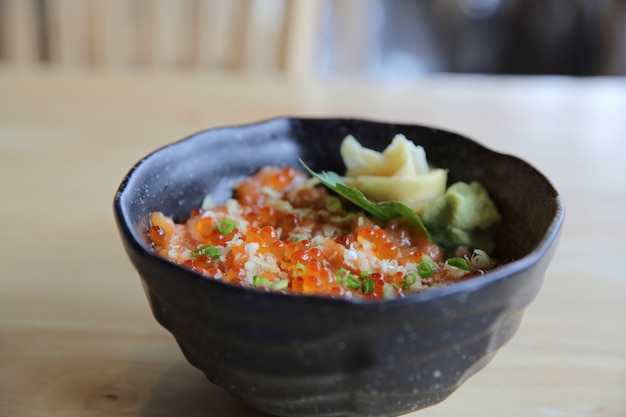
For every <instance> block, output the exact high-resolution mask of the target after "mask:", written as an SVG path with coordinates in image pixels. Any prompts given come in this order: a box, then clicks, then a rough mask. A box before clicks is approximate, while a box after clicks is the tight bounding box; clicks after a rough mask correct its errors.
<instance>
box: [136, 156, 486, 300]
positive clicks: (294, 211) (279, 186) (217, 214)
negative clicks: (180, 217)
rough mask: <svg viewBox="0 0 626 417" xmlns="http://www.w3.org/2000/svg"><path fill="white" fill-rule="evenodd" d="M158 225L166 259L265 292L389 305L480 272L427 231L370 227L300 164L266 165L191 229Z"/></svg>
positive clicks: (192, 218)
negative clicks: (450, 255)
mask: <svg viewBox="0 0 626 417" xmlns="http://www.w3.org/2000/svg"><path fill="white" fill-rule="evenodd" d="M150 221H151V226H150V228H149V229H148V237H149V238H150V240H151V241H152V243H153V246H154V251H155V253H157V254H158V255H160V256H162V257H164V258H167V259H169V260H171V261H172V262H175V263H178V264H180V265H182V266H184V267H186V268H189V269H191V270H192V271H194V272H196V273H199V274H202V275H205V276H207V277H211V278H212V279H216V280H220V281H224V282H227V283H230V284H233V285H239V286H244V287H249V288H257V289H261V290H265V291H279V292H287V293H294V294H308V295H321V296H330V297H338V298H359V299H371V300H375V299H388V298H397V297H404V296H406V295H407V294H408V293H412V292H417V291H420V290H422V289H425V288H428V287H432V286H437V285H443V284H447V283H450V282H454V281H459V280H462V279H467V278H468V277H470V276H472V275H475V274H477V273H480V272H481V271H480V270H476V269H475V268H472V267H468V268H464V267H463V264H461V266H458V265H457V266H449V265H448V263H447V262H446V261H445V260H444V259H443V255H442V251H441V250H440V249H439V248H438V247H437V245H435V244H434V243H432V242H430V241H429V239H428V237H427V236H426V235H425V234H424V232H423V231H421V230H420V229H417V228H413V227H410V226H408V225H405V224H402V223H401V222H398V221H393V220H392V221H389V222H388V223H387V224H382V223H380V222H377V221H375V220H372V219H370V218H368V217H366V216H365V215H364V214H363V213H360V212H357V211H354V208H353V207H352V206H351V205H350V204H349V203H346V202H344V201H342V200H340V199H338V198H337V197H335V196H331V195H330V194H329V193H328V192H327V191H326V189H324V188H321V187H316V186H315V183H314V182H312V181H311V180H310V179H309V178H308V177H307V176H306V175H305V174H304V172H302V171H299V170H297V169H295V168H292V167H287V168H279V167H264V168H262V169H261V170H260V171H258V172H257V173H256V174H255V175H252V176H250V177H248V178H246V179H244V180H243V181H242V182H241V183H240V184H239V185H238V186H237V187H236V189H235V194H234V197H233V198H232V199H231V200H229V201H227V202H225V203H224V204H221V205H217V206H214V207H203V208H195V209H194V210H192V212H191V213H190V215H189V218H188V219H186V220H185V221H183V222H180V223H175V222H174V221H173V220H172V219H171V218H170V217H168V216H166V215H165V214H163V213H161V212H153V213H151V215H150ZM461 260H462V258H461Z"/></svg>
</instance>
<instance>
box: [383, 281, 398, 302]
mask: <svg viewBox="0 0 626 417" xmlns="http://www.w3.org/2000/svg"><path fill="white" fill-rule="evenodd" d="M397 287H398V286H397V285H396V284H391V283H389V282H385V283H384V284H383V299H385V300H390V299H392V298H396V297H397V296H398V294H397V293H396V288H397Z"/></svg>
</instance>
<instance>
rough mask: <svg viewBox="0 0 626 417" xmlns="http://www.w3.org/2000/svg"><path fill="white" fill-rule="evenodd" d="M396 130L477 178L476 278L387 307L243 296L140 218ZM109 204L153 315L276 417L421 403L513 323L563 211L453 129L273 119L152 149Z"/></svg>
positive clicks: (379, 140) (521, 170)
mask: <svg viewBox="0 0 626 417" xmlns="http://www.w3.org/2000/svg"><path fill="white" fill-rule="evenodd" d="M396 133H404V134H405V135H406V136H407V138H409V139H411V140H413V141H414V142H416V143H418V144H420V145H422V146H424V148H425V150H426V153H427V155H428V157H429V162H430V163H431V164H433V165H435V166H441V167H445V168H448V169H449V179H450V181H451V182H454V181H456V180H460V179H462V180H464V181H471V180H477V181H480V182H481V183H483V185H484V186H485V187H486V188H487V189H488V190H489V192H490V193H491V195H492V197H493V198H494V200H495V202H496V204H497V205H498V207H499V209H500V211H501V213H502V215H503V222H502V226H501V227H500V228H499V232H498V235H497V246H498V253H497V255H498V256H502V257H507V258H509V257H511V258H515V259H517V260H516V261H514V262H512V263H510V264H507V265H506V266H504V267H503V268H500V269H498V270H495V271H493V272H489V273H487V274H485V275H484V276H482V277H479V278H474V279H472V280H468V281H466V282H462V283H458V284H454V285H451V286H448V287H445V288H442V289H437V290H431V291H428V292H424V293H420V294H415V295H412V296H410V297H407V298H404V299H398V300H389V301H382V302H381V301H378V302H355V301H348V300H338V299H330V298H323V297H308V296H297V295H285V294H275V293H266V292H259V291H254V290H247V289H243V288H239V287H234V286H230V285H228V284H224V283H222V282H219V281H216V280H211V279H207V278H204V277H201V276H200V275H197V274H195V273H193V272H191V271H188V270H186V269H183V268H181V267H179V266H177V265H174V264H172V263H170V262H168V261H166V260H163V259H160V258H158V257H157V256H155V255H154V254H153V253H152V252H151V250H150V247H149V244H148V242H147V238H146V229H147V218H148V214H149V213H150V212H151V211H153V210H161V211H164V212H166V213H167V214H169V215H173V216H174V217H175V218H179V219H181V218H185V217H186V216H187V215H188V214H189V212H190V210H191V209H192V208H194V207H196V206H198V205H199V204H200V202H201V200H202V198H203V197H204V195H206V194H207V193H211V194H212V195H213V197H214V200H215V201H223V200H224V199H226V198H228V197H229V196H230V195H231V193H232V186H233V185H234V184H236V183H237V181H239V180H241V179H242V178H244V177H245V176H247V175H250V174H252V173H253V172H255V171H256V170H258V168H260V167H261V166H263V165H270V164H274V165H281V166H285V165H292V166H298V162H297V159H298V158H302V159H303V160H304V161H305V162H306V163H307V165H309V166H310V167H312V168H313V169H315V170H317V171H320V170H333V171H337V172H343V169H344V167H343V165H342V161H341V158H340V155H339V151H338V149H339V145H340V143H341V140H342V139H343V138H344V137H345V136H346V135H347V134H353V135H355V136H356V137H357V139H358V140H359V141H361V142H362V143H363V144H364V145H365V146H368V147H371V148H374V149H378V150H382V149H384V148H385V146H386V145H387V144H388V143H389V141H390V140H391V138H392V137H393V135H394V134H396ZM114 210H115V215H116V220H117V223H118V227H119V229H120V234H121V237H122V241H123V243H124V246H125V248H126V251H127V253H128V255H129V257H130V259H131V261H132V262H133V264H134V266H135V267H136V269H137V270H138V272H139V274H140V276H141V279H142V282H143V285H144V288H145V291H146V294H147V297H148V300H149V302H150V306H151V308H152V311H153V314H154V316H155V318H156V319H157V320H158V321H159V323H161V324H162V325H163V326H164V327H165V328H166V329H168V330H169V331H170V332H171V333H172V334H173V335H174V337H175V338H176V340H177V342H178V344H179V346H180V348H181V350H182V352H183V354H184V355H185V357H186V358H187V360H188V361H189V362H190V363H191V364H193V365H194V366H196V367H197V368H199V369H200V370H202V371H203V372H204V373H205V374H206V375H207V377H208V378H209V379H210V380H211V381H213V382H214V383H215V384H217V385H220V386H222V387H223V388H225V389H226V390H228V391H229V392H230V393H232V394H233V395H235V396H237V397H239V398H241V399H242V400H244V401H245V402H247V403H248V404H250V405H251V406H253V407H255V408H258V409H260V410H263V411H265V412H267V413H270V414H273V415H276V416H353V417H357V416H397V415H400V414H404V413H408V412H411V411H414V410H418V409H421V408H424V407H427V406H430V405H433V404H436V403H438V402H440V401H442V400H443V399H445V398H446V397H447V396H448V395H450V394H451V393H452V392H453V391H454V390H455V389H457V388H458V387H459V386H460V385H461V384H462V383H463V382H464V381H465V380H466V379H467V378H469V377H470V376H471V375H473V374H474V373H476V372H477V371H478V370H480V369H481V368H483V367H484V366H485V365H486V364H487V363H488V362H489V361H490V360H491V359H492V357H493V356H494V355H495V353H496V351H497V350H498V349H499V348H500V347H501V346H502V345H504V344H505V343H506V342H507V341H508V340H510V338H511V337H512V336H513V334H514V333H515V332H516V330H517V328H518V326H519V324H520V321H521V319H522V314H523V311H524V309H525V308H526V306H527V305H528V304H529V303H530V302H531V301H532V300H533V298H534V297H535V295H536V294H537V292H538V291H539V289H540V287H541V283H542V281H543V277H544V272H545V270H546V268H547V266H548V263H549V262H550V260H551V258H552V254H553V252H554V250H555V247H556V242H557V240H558V235H559V230H560V226H561V224H562V221H563V217H564V206H563V203H562V201H561V199H560V197H559V195H558V193H557V192H556V190H555V189H554V188H553V186H552V185H551V184H550V183H549V181H548V180H547V179H546V178H545V177H544V176H543V175H542V174H541V173H539V172H538V171H537V170H536V169H534V168H533V167H531V166H530V165H528V164H527V163H525V162H523V161H521V160H519V159H517V158H514V157H511V156H507V155H502V154H498V153H495V152H492V151H490V150H488V149H486V148H484V147H482V146H480V145H479V144H477V143H475V142H473V141H471V140H469V139H467V138H464V137H462V136H460V135H457V134H454V133H450V132H445V131H441V130H437V129H431V128H428V127H423V126H412V125H401V124H390V123H381V122H374V121H364V120H352V119H274V120H270V121H266V122H262V123H258V124H254V125H246V126H239V127H231V128H222V129H214V130H208V131H204V132H200V133H198V134H196V135H193V136H191V137H189V138H187V139H185V140H183V141H180V142H176V143H174V144H172V145H170V146H167V147H165V148H162V149H160V150H158V151H156V152H154V153H153V154H151V155H149V156H147V157H146V158H144V159H143V160H142V161H140V162H139V163H138V164H137V165H136V166H135V167H134V168H133V169H132V170H131V171H130V172H129V174H128V175H127V176H126V177H125V178H124V180H123V182H122V184H121V185H120V188H119V190H118V192H117V193H116V195H115V201H114Z"/></svg>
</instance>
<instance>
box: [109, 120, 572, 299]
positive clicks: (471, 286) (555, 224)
mask: <svg viewBox="0 0 626 417" xmlns="http://www.w3.org/2000/svg"><path fill="white" fill-rule="evenodd" d="M331 120H332V121H343V122H365V123H373V124H378V125H401V126H412V127H422V128H426V129H429V130H432V131H435V132H441V133H446V134H453V135H455V136H458V137H459V138H463V139H465V140H468V141H470V142H472V143H474V144H475V145H478V146H479V147H480V148H482V149H484V150H486V151H488V152H492V153H493V154H496V155H498V156H501V157H505V158H509V159H511V160H512V161H514V162H515V163H517V164H521V165H524V166H526V167H528V168H530V169H532V170H533V171H535V172H536V173H537V174H538V175H539V176H540V177H541V178H542V179H543V180H544V181H545V182H546V183H547V184H548V185H549V186H550V188H551V189H552V190H553V192H554V203H555V205H556V210H555V214H554V217H553V218H552V221H551V222H550V225H549V227H548V228H547V229H546V232H545V233H544V235H543V237H542V238H541V240H540V241H539V242H538V244H537V245H535V247H534V248H533V249H532V250H531V251H530V252H529V253H528V254H526V255H524V256H523V257H521V258H518V259H515V260H513V261H511V262H508V263H506V264H504V265H502V266H500V267H498V268H497V269H495V270H493V271H488V272H486V273H485V274H484V275H481V276H475V277H472V278H471V279H468V280H465V281H460V282H455V283H453V284H449V285H446V286H442V287H437V288H432V289H428V290H425V291H420V292H417V293H413V294H409V295H407V296H406V297H402V298H392V299H387V300H366V299H347V298H334V297H329V296H324V295H302V294H291V293H283V292H274V291H259V290H255V289H251V288H245V287H239V286H235V285H231V284H228V283H225V282H223V281H220V280H217V279H211V278H208V277H205V276H203V275H200V274H198V273H196V272H193V271H192V270H189V269H186V268H184V267H183V266H181V265H178V264H176V263H174V262H172V261H170V260H167V259H164V258H162V257H160V256H158V255H156V254H155V253H153V252H151V251H149V250H148V249H147V248H146V247H145V246H144V245H143V244H142V243H141V242H139V241H138V240H137V239H136V237H135V234H134V233H133V231H132V228H131V225H130V224H129V221H128V218H127V216H126V211H125V210H124V207H123V204H122V199H123V198H124V195H125V192H126V191H127V190H128V187H129V185H130V183H131V180H132V178H133V176H134V174H135V173H136V172H137V171H138V170H139V169H140V168H141V166H142V165H144V164H145V163H146V162H147V161H148V160H149V159H151V158H152V157H154V156H155V155H157V154H159V153H162V152H165V151H166V150H167V149H169V148H171V147H175V146H177V145H179V144H180V143H183V142H187V141H189V140H191V139H193V138H196V137H198V136H200V135H203V134H205V133H207V132H212V131H218V130H226V129H238V128H250V127H254V126H261V125H265V124H269V123H275V122H285V123H294V122H298V121H317V122H324V121H331ZM113 211H114V217H115V221H116V223H117V227H118V231H119V232H120V234H121V236H122V238H123V239H124V240H125V243H126V245H127V248H128V247H129V248H131V249H132V250H133V251H134V252H135V254H136V255H139V256H141V257H144V258H148V259H150V260H152V261H156V262H158V263H160V264H162V265H163V266H164V267H174V268H176V269H180V270H181V271H184V273H186V275H187V276H189V278H190V279H194V280H196V281H203V282H207V283H209V284H208V285H217V286H222V287H224V289H227V290H229V291H235V292H241V293H242V294H247V295H248V296H257V297H260V296H262V297H266V298H268V299H271V298H273V297H276V299H281V300H285V299H286V298H288V299H295V300H298V299H300V300H309V301H308V302H313V303H316V302H321V303H330V304H337V305H346V306H358V307H360V308H366V309H369V308H380V307H381V306H382V307H384V308H389V307H401V306H403V305H406V304H416V303H427V302H429V301H431V300H433V299H439V298H445V297H448V296H451V295H456V294H461V293H464V292H471V291H477V290H479V289H481V288H483V287H485V286H489V285H491V284H493V283H495V282H497V281H501V280H504V279H506V278H508V277H511V276H513V275H516V274H518V273H520V272H522V271H524V270H526V269H529V268H530V267H531V266H532V265H534V264H536V263H538V262H539V260H540V259H541V258H543V257H544V255H545V253H546V252H547V250H548V249H549V248H550V246H552V245H553V244H554V243H556V241H557V240H558V238H559V234H560V230H561V226H562V224H563V221H564V218H565V203H564V201H563V198H562V196H561V195H560V193H559V192H558V191H557V190H556V188H555V187H554V185H553V183H552V182H551V181H550V180H549V179H548V178H547V177H546V176H545V175H544V174H543V173H542V172H540V171H539V170H538V169H536V168H535V167H534V166H532V165H531V164H530V163H528V162H526V161H524V160H523V159H521V158H519V157H517V156H514V155H510V154H506V153H502V152H498V151H495V150H493V149H491V148H489V147H487V146H484V145H483V144H481V143H480V142H477V141H475V140H474V139H472V138H470V137H468V136H466V135H464V134H461V133H457V132H455V131H453V130H448V129H443V128H439V127H432V126H429V125H424V124H416V123H401V122H390V121H381V120H376V119H369V118H353V117H294V116H284V117H274V118H268V119H263V120H260V121H256V122H250V123H241V124H235V125H224V126H216V127H211V128H207V129H202V130H199V131H196V132H195V133H192V134H190V135H188V136H186V137H183V138H182V139H179V140H176V141H173V142H171V143H168V144H166V145H163V146H161V147H159V148H157V149H155V150H153V151H152V152H150V153H148V154H147V155H145V156H144V157H142V158H141V159H140V160H138V161H137V162H136V163H135V164H134V165H133V166H132V167H131V168H130V169H129V170H128V172H127V173H126V174H125V175H124V177H123V178H122V181H121V182H120V184H119V186H118V188H117V190H116V192H115V195H114V199H113Z"/></svg>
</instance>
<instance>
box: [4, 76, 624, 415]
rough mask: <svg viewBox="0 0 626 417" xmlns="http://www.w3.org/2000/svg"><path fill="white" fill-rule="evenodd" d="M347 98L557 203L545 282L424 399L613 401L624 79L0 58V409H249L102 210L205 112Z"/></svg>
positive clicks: (603, 404) (213, 118) (258, 110)
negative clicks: (158, 307)
mask: <svg viewBox="0 0 626 417" xmlns="http://www.w3.org/2000/svg"><path fill="white" fill-rule="evenodd" d="M278 115H304V116H337V115H339V116H357V117H366V118H374V119H380V120H393V121H399V122H415V123H423V124H428V125H432V126H437V127H442V128H447V129H450V130H454V131H458V132H461V133H465V134H467V135H469V136H471V137H473V138H475V139H477V140H479V141H480V142H482V143H484V144H485V145H487V146H489V147H492V148H494V149H496V150H499V151H503V152H506V153H512V154H515V155H518V156H520V157H522V158H524V159H526V160H528V161H529V162H531V163H532V164H533V165H535V166H536V167H538V168H539V169H540V170H541V171H542V172H544V173H545V174H546V175H547V176H548V177H549V178H550V179H551V180H552V181H553V182H554V184H555V186H556V187H557V188H558V189H559V190H560V191H561V193H562V194H563V196H564V199H565V202H566V204H567V217H566V222H565V226H564V230H563V235H562V239H561V242H560V246H559V249H558V252H557V254H556V257H555V258H554V261H553V263H552V265H551V267H550V268H549V269H548V272H547V275H546V280H545V285H544V287H543V288H542V290H541V292H540V294H539V295H538V297H537V299H536V300H535V301H534V302H533V303H532V304H531V305H530V307H529V308H528V310H527V314H526V315H525V317H524V320H523V322H522V325H521V328H520V329H519V332H518V333H517V334H516V336H515V337H514V338H513V340H512V341H511V342H510V343H509V344H507V345H506V346H505V347H504V348H503V349H502V350H501V352H500V353H499V354H498V355H497V356H496V358H495V359H494V360H493V361H492V362H491V364H490V365H489V366H488V367H487V368H485V369H484V370H483V371H481V372H480V373H479V374H477V375H476V376H474V377H472V378H471V379H470V380H469V381H468V382H467V383H466V384H465V385H463V386H462V387H461V388H460V389H459V390H458V391H457V392H456V393H454V394H453V395H452V396H451V397H450V398H449V399H447V400H446V401H445V402H444V403H442V404H440V405H438V406H435V407H433V408H430V409H427V410H424V411H422V412H419V413H416V414H419V415H420V416H424V417H427V416H432V417H435V416H436V417H448V416H450V417H452V416H454V417H457V416H466V417H471V416H476V417H479V416H480V417H489V416H494V417H495V416H498V417H502V416H508V417H515V416H539V417H542V416H544V417H562V416H563V417H565V416H568V417H571V416H574V417H578V416H602V417H607V416H626V272H625V271H626V267H625V266H624V265H625V260H624V259H625V255H624V241H625V239H626V209H625V208H626V117H625V115H626V81H625V80H623V79H590V80H583V79H570V78H490V77H469V76H438V77H426V78H423V79H418V80H413V81H410V82H409V81H406V82H405V81H396V82H393V83H390V82H387V83H378V84H376V83H369V84H368V83H366V82H365V81H364V80H352V81H349V82H347V81H343V82H342V81H340V80H335V81H330V80H329V81H325V82H320V83H316V84H293V83H288V82H284V81H280V80H267V79H242V78H238V77H226V76H219V77H216V76H211V75H199V74H195V75H194V74H187V75H181V74H150V73H148V74H146V73H127V74H119V73H118V74H111V73H98V72H96V73H91V74H84V73H63V72H56V71H50V72H30V73H21V72H16V71H14V70H10V69H0V197H1V199H2V200H1V204H0V222H1V223H0V416H10V417H13V416H23V417H34V416H37V417H38V416H63V417H66V416H90V417H92V416H93V417H95V416H98V417H99V416H144V417H158V416H180V417H195V416H203V417H206V416H219V417H229V416H260V415H262V414H261V413H259V412H257V411H254V410H252V409H250V408H248V407H247V406H246V405H244V404H242V403H241V402H239V401H238V400H236V399H234V398H232V397H231V396H229V395H228V394H227V393H226V392H225V391H223V390H222V389H221V388H219V387H216V386H214V385H212V384H211V383H209V382H208V381H207V380H206V379H205V378H204V376H203V375H202V374H201V373H200V372H199V371H198V370H196V369H195V368H193V367H191V366H190V365H189V364H187V362H186V361H185V360H184V358H183V357H182V354H181V353H180V351H179V350H178V347H177V346H176V344H175V343H174V340H173V338H172V337H171V336H170V334H169V333H167V332H166V331H165V330H164V329H163V328H161V327H160V326H159V325H158V324H157V323H156V321H155V320H154V319H153V318H152V316H151V313H150V311H149V309H148V304H147V302H146V299H145V297H144V294H143V290H142V288H141V285H140V283H139V279H138V277H137V274H136V273H135V271H134V270H133V268H132V267H131V265H130V262H129V261H128V260H127V258H126V255H125V253H124V252H123V251H122V247H121V244H120V240H119V237H118V234H117V231H116V228H115V225H114V221H113V215H112V210H111V204H112V198H113V194H114V192H115V190H116V188H117V186H118V184H119V182H120V180H121V179H122V177H123V175H124V174H125V173H126V172H127V170H128V169H129V168H130V167H131V165H132V164H133V163H135V162H136V161H137V160H138V159H139V158H141V157H142V156H144V155H145V154H147V153H148V152H150V151H152V150H153V149H155V148H157V147H159V146H161V145H164V144H167V143H169V142H171V141H174V140H176V139H179V138H182V137H184V136H186V135H188V134H190V133H192V132H195V131H197V130H200V129H204V128H208V127H212V126H217V125H228V124H237V123H247V122H252V121H257V120H261V119H265V118H269V117H272V116H278Z"/></svg>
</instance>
